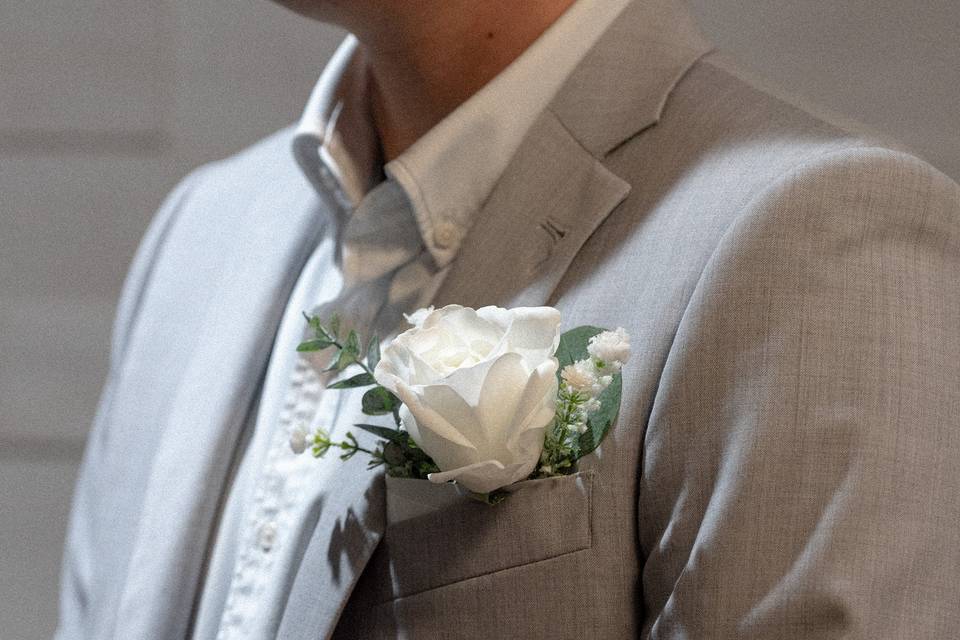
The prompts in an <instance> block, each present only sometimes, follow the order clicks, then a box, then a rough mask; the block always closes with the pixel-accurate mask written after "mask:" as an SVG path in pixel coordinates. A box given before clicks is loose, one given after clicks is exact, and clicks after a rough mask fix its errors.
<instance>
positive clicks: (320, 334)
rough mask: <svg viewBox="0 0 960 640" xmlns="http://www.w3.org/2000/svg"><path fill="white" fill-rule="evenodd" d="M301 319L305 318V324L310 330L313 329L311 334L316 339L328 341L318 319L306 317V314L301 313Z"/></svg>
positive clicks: (328, 338)
mask: <svg viewBox="0 0 960 640" xmlns="http://www.w3.org/2000/svg"><path fill="white" fill-rule="evenodd" d="M303 317H304V318H306V320H307V324H308V325H310V328H311V329H313V333H314V334H315V335H316V336H317V338H323V339H324V340H327V341H330V336H329V335H327V332H326V331H325V330H324V329H323V324H322V323H321V322H320V318H319V317H317V316H310V315H307V313H306V312H303Z"/></svg>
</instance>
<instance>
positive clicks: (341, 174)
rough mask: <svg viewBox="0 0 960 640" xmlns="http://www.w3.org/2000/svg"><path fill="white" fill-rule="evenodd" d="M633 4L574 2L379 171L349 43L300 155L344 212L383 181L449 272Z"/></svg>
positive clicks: (307, 115)
mask: <svg viewBox="0 0 960 640" xmlns="http://www.w3.org/2000/svg"><path fill="white" fill-rule="evenodd" d="M628 3H629V0H577V2H575V3H574V4H573V5H572V6H571V7H570V8H569V9H568V10H567V11H566V12H565V13H564V14H563V15H562V16H561V17H560V18H559V19H558V20H557V21H556V22H554V23H553V24H552V25H551V26H550V28H548V29H547V30H546V31H545V32H544V33H543V34H542V35H541V36H540V37H539V38H538V39H537V40H536V42H534V43H533V44H532V45H531V46H530V47H528V48H527V50H526V51H524V53H523V54H522V55H520V56H519V57H518V58H517V59H516V60H514V61H513V62H512V63H511V64H510V65H509V66H508V67H507V68H506V69H504V70H503V71H502V72H501V73H500V74H499V75H497V76H496V77H495V78H494V79H493V80H491V81H490V82H489V83H488V84H487V85H486V86H484V87H483V88H482V89H480V91H478V92H477V93H475V94H474V95H473V96H472V97H471V98H469V99H468V100H467V101H466V102H464V103H463V104H462V105H460V106H459V107H457V108H456V109H455V110H454V111H453V112H452V113H450V114H449V115H447V116H446V117H445V118H444V119H443V120H442V121H440V122H439V123H438V124H437V125H436V126H434V127H433V128H432V129H431V130H430V131H428V132H427V133H426V134H425V135H424V136H423V137H422V138H420V139H419V140H417V142H415V143H414V144H413V145H412V146H411V147H410V148H408V149H407V150H406V151H404V152H403V153H402V154H401V155H400V156H399V157H397V158H396V159H394V160H392V161H390V162H389V163H387V165H386V166H385V167H383V166H382V158H381V153H380V144H379V140H378V137H377V133H376V128H375V126H374V123H373V118H372V114H371V111H370V106H369V83H370V76H369V73H368V70H367V66H366V61H365V59H364V55H363V51H362V47H360V46H358V43H357V40H356V39H355V38H354V37H353V36H349V37H347V39H346V40H345V41H344V42H343V44H342V45H341V46H340V48H339V49H338V50H337V52H336V54H335V55H334V57H333V58H332V59H331V61H330V63H329V64H328V66H327V68H326V69H325V70H324V73H323V75H322V76H321V78H320V81H319V82H318V84H317V86H316V88H315V89H314V91H313V94H312V95H311V97H310V100H309V102H308V104H307V108H306V110H305V111H304V114H303V117H302V118H301V120H300V124H299V126H298V128H297V134H296V137H295V140H294V149H295V152H296V155H297V160H298V162H299V163H300V166H301V167H302V168H303V169H304V172H305V173H306V175H307V177H308V179H309V180H310V181H311V182H312V183H313V184H314V185H315V186H316V187H317V189H318V190H321V191H322V192H325V193H326V194H330V195H332V196H333V198H334V199H335V200H336V202H337V204H338V206H339V207H341V208H342V209H343V210H344V211H348V210H349V209H351V208H352V207H353V206H356V204H357V203H358V202H359V200H360V199H361V198H362V197H363V195H364V194H365V193H366V192H367V191H368V190H369V189H370V188H372V187H373V186H374V185H375V184H376V183H377V182H379V181H380V180H381V179H382V177H383V173H384V172H385V173H386V174H387V175H389V176H390V177H391V178H393V179H395V180H396V181H397V182H398V183H400V185H401V186H402V187H403V188H404V190H405V191H406V193H407V196H408V197H409V199H410V201H411V203H412V204H413V208H414V213H415V217H416V220H417V223H418V225H419V228H420V233H421V236H422V238H423V242H424V245H425V246H426V247H427V249H428V250H429V251H430V253H431V255H432V256H433V258H434V260H435V261H436V263H437V265H438V266H440V267H443V266H445V265H446V264H448V263H449V262H450V261H451V260H452V259H453V258H454V257H455V256H456V254H457V251H458V250H459V248H460V244H461V242H462V241H463V238H464V237H465V236H466V234H467V231H468V230H469V229H470V226H471V225H472V223H473V219H474V216H475V215H476V214H477V212H478V211H479V210H480V208H481V206H482V205H483V203H484V201H485V200H486V198H487V196H489V194H490V192H491V191H492V190H493V187H494V185H495V184H496V183H497V181H498V180H499V179H500V177H501V175H502V174H503V172H504V170H505V169H506V168H507V164H508V163H509V162H510V158H511V157H512V156H513V154H514V152H515V151H516V150H517V148H518V146H519V145H520V142H521V141H522V139H523V137H524V135H525V134H526V132H527V131H528V130H529V128H530V127H531V126H532V125H533V123H534V121H535V120H536V118H537V116H539V115H540V113H541V112H542V111H543V110H544V109H545V108H546V107H547V105H548V104H549V103H550V100H551V99H552V98H553V96H554V95H555V94H556V92H557V91H558V90H559V89H560V87H561V86H562V84H563V82H564V80H566V78H567V77H568V76H569V75H570V73H571V72H572V71H573V70H574V68H575V67H576V66H577V64H578V63H579V62H580V61H581V60H582V59H583V57H584V56H585V55H586V53H587V52H588V51H589V50H590V48H591V47H592V45H593V44H594V42H595V41H596V40H597V39H598V38H599V37H600V35H601V34H602V33H603V32H604V31H605V30H606V28H607V27H608V26H609V25H610V23H611V22H613V20H614V18H616V17H617V15H619V14H620V12H621V11H622V10H623V9H624V8H625V7H626V6H627V4H628Z"/></svg>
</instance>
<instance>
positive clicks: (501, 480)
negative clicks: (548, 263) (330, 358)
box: [374, 305, 560, 493]
mask: <svg viewBox="0 0 960 640" xmlns="http://www.w3.org/2000/svg"><path fill="white" fill-rule="evenodd" d="M417 320H420V323H419V324H418V325H417V326H415V327H414V328H412V329H410V330H408V331H406V332H404V333H402V334H400V335H399V336H398V337H397V338H396V339H395V340H394V341H393V342H392V343H391V344H390V345H389V346H388V347H386V349H384V352H383V357H382V359H381V360H380V364H378V365H377V368H376V371H375V372H374V377H375V378H376V379H377V382H379V383H380V384H382V385H383V386H384V387H386V388H387V389H389V390H390V391H392V392H393V393H395V394H396V395H397V396H398V397H399V398H400V400H401V401H403V405H404V406H403V408H402V409H401V413H400V415H401V419H402V421H403V424H404V426H405V427H406V429H407V431H408V432H409V433H410V436H411V437H412V438H413V440H414V441H415V442H416V443H417V445H419V446H420V447H421V448H422V449H423V450H424V451H425V452H426V453H427V454H428V455H429V456H430V457H431V458H432V459H433V461H434V462H436V464H437V466H439V467H440V470H441V472H440V473H433V474H430V476H429V479H430V480H431V481H432V482H437V483H441V482H447V481H450V480H456V481H457V483H458V484H461V485H463V486H464V487H466V488H467V489H469V490H470V491H474V492H476V493H489V492H491V491H494V490H496V489H499V488H500V487H504V486H506V485H509V484H512V483H514V482H518V481H520V480H523V479H524V478H526V477H527V476H528V475H530V473H532V472H533V470H534V469H535V467H536V466H537V463H538V461H539V458H540V452H541V451H542V449H543V438H544V430H545V429H546V427H547V425H548V424H549V423H550V422H551V420H553V416H554V412H555V411H556V399H557V378H556V372H557V367H558V363H557V359H556V358H555V357H554V354H555V353H556V350H557V345H558V343H559V341H560V312H559V311H557V310H556V309H553V308H551V307H519V308H516V309H501V308H499V307H484V308H482V309H477V310H473V309H470V308H467V307H461V306H458V305H450V306H447V307H443V308H442V309H438V310H436V311H432V312H430V313H428V314H426V316H425V317H423V316H421V317H418V318H417Z"/></svg>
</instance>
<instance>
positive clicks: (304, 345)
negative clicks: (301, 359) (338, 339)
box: [297, 338, 333, 351]
mask: <svg viewBox="0 0 960 640" xmlns="http://www.w3.org/2000/svg"><path fill="white" fill-rule="evenodd" d="M331 346H333V343H332V342H330V341H329V340H323V339H321V338H317V339H315V340H307V341H306V342H301V343H300V344H299V345H297V351H323V350H324V349H326V348H327V347H331Z"/></svg>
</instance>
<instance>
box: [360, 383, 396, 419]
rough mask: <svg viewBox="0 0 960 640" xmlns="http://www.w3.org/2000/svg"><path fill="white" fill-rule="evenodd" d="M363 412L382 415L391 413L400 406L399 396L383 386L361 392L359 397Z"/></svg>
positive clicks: (370, 414) (369, 414)
mask: <svg viewBox="0 0 960 640" xmlns="http://www.w3.org/2000/svg"><path fill="white" fill-rule="evenodd" d="M360 402H361V405H362V408H363V412H364V413H365V414H367V415H368V416H382V415H386V414H388V413H393V411H394V409H395V408H397V407H399V406H400V398H398V397H397V396H395V395H393V394H392V393H390V392H389V391H388V390H387V389H385V388H383V387H374V388H373V389H370V390H369V391H367V392H366V393H364V394H363V398H362V399H361V401H360Z"/></svg>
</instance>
